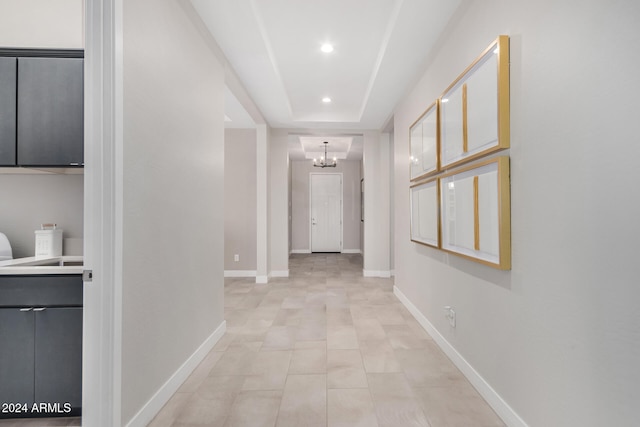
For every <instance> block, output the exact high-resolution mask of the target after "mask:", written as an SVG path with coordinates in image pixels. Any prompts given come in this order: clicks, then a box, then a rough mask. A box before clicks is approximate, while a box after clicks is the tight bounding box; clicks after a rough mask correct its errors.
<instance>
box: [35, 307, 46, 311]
mask: <svg viewBox="0 0 640 427" xmlns="http://www.w3.org/2000/svg"><path fill="white" fill-rule="evenodd" d="M46 309H47V307H38V308H34V309H33V311H45V310H46Z"/></svg>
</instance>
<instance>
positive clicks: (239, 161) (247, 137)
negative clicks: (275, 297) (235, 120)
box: [224, 129, 257, 271]
mask: <svg viewBox="0 0 640 427" xmlns="http://www.w3.org/2000/svg"><path fill="white" fill-rule="evenodd" d="M224 163H225V176H224V269H225V271H238V270H239V271H255V270H256V221H257V220H256V131H255V129H226V130H225V132H224ZM235 254H237V255H239V257H240V261H237V262H236V261H234V255H235Z"/></svg>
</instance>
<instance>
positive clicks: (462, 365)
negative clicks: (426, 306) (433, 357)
mask: <svg viewBox="0 0 640 427" xmlns="http://www.w3.org/2000/svg"><path fill="white" fill-rule="evenodd" d="M393 293H394V295H395V296H396V297H398V299H399V300H400V302H402V304H404V306H405V307H406V308H407V310H409V312H410V313H411V314H412V315H413V317H415V319H416V320H417V321H418V323H420V325H421V326H422V327H423V328H424V329H425V330H426V331H427V333H428V334H429V335H431V337H432V338H433V340H434V341H435V342H436V344H438V346H439V347H440V348H441V349H442V351H444V353H445V354H446V355H447V357H449V359H451V361H452V362H453V364H454V365H456V366H457V367H458V369H460V371H461V372H462V373H463V375H464V376H465V377H466V378H467V379H468V380H469V382H470V383H471V384H472V385H473V387H475V389H476V390H477V391H478V393H480V395H481V396H482V397H483V398H484V399H485V400H486V401H487V403H488V404H489V406H491V407H492V408H493V410H494V411H495V412H496V414H498V416H499V417H500V418H502V421H504V422H505V424H506V425H507V426H509V427H527V423H525V422H524V420H523V419H522V418H520V416H519V415H518V414H517V413H516V412H515V411H514V410H513V409H512V408H511V407H510V406H509V405H508V404H507V402H505V401H504V400H503V399H502V397H500V395H499V394H498V393H497V392H496V391H495V390H494V389H493V387H491V385H490V384H489V383H488V382H487V381H485V379H484V378H482V377H481V376H480V374H479V373H478V371H476V370H475V369H474V368H473V366H471V365H470V364H469V362H467V361H466V360H465V358H464V357H462V355H461V354H460V353H458V351H457V350H456V349H455V348H454V347H453V346H452V345H451V344H450V343H449V341H447V340H446V338H445V337H444V336H442V334H441V333H440V332H438V330H437V329H436V328H435V326H433V324H432V323H431V322H429V320H428V319H427V318H426V317H425V316H424V315H423V314H422V313H421V312H420V310H418V308H417V307H416V306H415V305H413V303H412V302H411V301H410V300H409V299H408V298H407V297H406V296H405V295H404V294H403V293H402V291H401V290H400V289H398V287H397V286H394V287H393Z"/></svg>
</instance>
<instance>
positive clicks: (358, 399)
mask: <svg viewBox="0 0 640 427" xmlns="http://www.w3.org/2000/svg"><path fill="white" fill-rule="evenodd" d="M327 426H329V427H377V426H378V420H377V418H376V413H375V410H374V408H373V401H372V400H371V394H370V393H369V390H368V389H364V388H363V389H333V390H328V391H327Z"/></svg>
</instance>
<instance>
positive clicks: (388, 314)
mask: <svg viewBox="0 0 640 427" xmlns="http://www.w3.org/2000/svg"><path fill="white" fill-rule="evenodd" d="M376 317H377V318H378V321H379V322H380V324H381V325H404V324H405V319H404V316H403V315H402V311H400V310H398V309H397V308H395V307H394V306H392V305H390V306H388V307H380V308H378V310H377V311H376Z"/></svg>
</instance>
